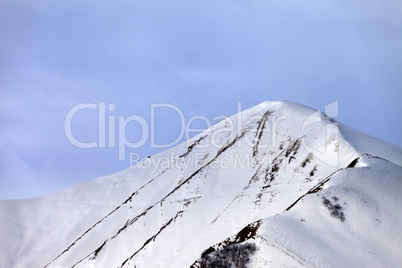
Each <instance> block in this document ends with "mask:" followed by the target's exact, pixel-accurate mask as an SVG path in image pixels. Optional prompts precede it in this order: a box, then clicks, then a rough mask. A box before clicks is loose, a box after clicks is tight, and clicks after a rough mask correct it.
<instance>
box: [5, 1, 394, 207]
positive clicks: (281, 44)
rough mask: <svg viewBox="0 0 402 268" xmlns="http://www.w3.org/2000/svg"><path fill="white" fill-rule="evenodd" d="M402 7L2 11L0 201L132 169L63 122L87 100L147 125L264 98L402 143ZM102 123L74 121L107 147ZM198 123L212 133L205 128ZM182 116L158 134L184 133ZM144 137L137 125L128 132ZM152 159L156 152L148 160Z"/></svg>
mask: <svg viewBox="0 0 402 268" xmlns="http://www.w3.org/2000/svg"><path fill="white" fill-rule="evenodd" d="M401 17H402V4H401V2H400V1H388V0H387V1H352V2H351V1H114V2H111V1H110V2H105V1H103V2H102V3H99V2H95V1H72V2H69V3H60V2H58V1H33V2H29V1H2V2H1V3H0V115H1V117H0V132H1V137H2V139H1V140H0V198H1V199H4V198H22V197H31V196H37V195H41V194H45V193H48V192H50V191H54V190H57V189H61V188H63V187H66V186H68V185H71V184H74V183H77V182H80V181H83V180H86V179H91V178H95V177H98V176H101V175H107V174H109V173H112V172H116V171H119V170H121V169H123V168H126V167H127V166H128V162H127V161H118V154H117V149H115V148H98V149H87V150H84V149H79V148H76V147H74V146H73V145H71V144H70V143H69V142H68V140H67V139H66V137H65V135H64V119H65V116H66V114H67V113H68V111H69V109H70V108H71V107H73V106H75V105H77V104H79V103H83V102H91V103H98V102H99V101H105V102H106V104H110V103H113V104H115V105H116V110H115V111H114V112H113V113H112V112H109V114H108V115H115V116H118V115H124V116H129V115H133V114H137V115H141V116H143V117H144V118H149V117H150V104H152V103H171V104H173V105H176V106H178V107H180V109H182V111H183V112H184V114H185V116H186V117H187V118H190V117H191V116H194V115H204V116H206V117H208V118H209V119H210V120H211V121H212V118H213V117H214V116H217V115H232V114H234V113H236V112H237V101H242V105H243V108H249V107H251V106H254V105H256V104H258V103H260V102H262V101H264V100H266V99H288V100H291V101H295V102H299V103H302V104H305V105H309V106H312V107H314V108H318V109H323V108H324V106H325V105H326V104H329V103H331V102H333V101H336V100H338V101H339V112H340V116H339V117H338V119H339V120H340V121H341V122H343V123H346V124H348V125H350V126H352V127H354V128H356V129H359V130H361V131H364V132H366V133H368V134H371V135H374V136H376V137H379V138H381V139H384V140H387V141H389V142H392V143H394V144H397V145H399V146H401V145H402V140H401V137H402V131H401V124H400V122H401V121H402V118H401V114H402V110H401V108H400V107H401V99H402V96H401V95H402V93H401V92H402V78H401V74H402V50H401V47H402V20H401ZM97 127H98V121H97V114H96V112H95V111H86V112H82V113H80V114H79V116H77V117H76V119H75V121H74V125H73V131H74V133H75V134H76V135H77V137H79V138H80V139H82V140H86V141H93V140H95V139H96V138H97V135H98V133H97ZM200 127H205V126H202V124H200ZM178 128H179V120H178V117H177V115H176V114H175V113H173V112H172V111H165V112H160V113H159V114H158V117H157V128H156V138H157V141H159V142H168V141H172V140H174V139H175V137H176V136H177V135H178ZM127 131H128V132H129V133H130V135H131V136H130V138H131V139H132V140H135V139H136V138H138V135H139V134H138V131H139V130H138V126H136V125H133V126H131V128H129V129H128V130H127ZM132 151H135V152H138V153H140V154H141V155H142V156H144V157H145V156H147V155H149V154H154V153H156V152H158V151H159V150H158V149H152V148H150V146H149V143H147V144H146V145H145V146H143V147H142V148H140V149H138V150H132Z"/></svg>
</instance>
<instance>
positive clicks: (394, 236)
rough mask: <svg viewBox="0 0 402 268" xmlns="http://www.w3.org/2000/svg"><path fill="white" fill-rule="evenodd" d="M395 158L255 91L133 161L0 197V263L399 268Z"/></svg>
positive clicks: (401, 217) (384, 148) (401, 247)
mask: <svg viewBox="0 0 402 268" xmlns="http://www.w3.org/2000/svg"><path fill="white" fill-rule="evenodd" d="M401 165H402V149H401V148H399V147H397V146H394V145H392V144H388V143H386V142H384V141H381V140H378V139H376V138H373V137H370V136H367V135H365V134H363V133H360V132H358V131H356V130H353V129H351V128H349V127H347V126H344V125H342V124H340V123H338V122H336V121H335V120H333V119H331V118H329V117H328V116H326V115H325V114H323V113H320V112H318V111H316V110H314V109H311V108H308V107H305V106H302V105H298V104H294V103H290V102H285V101H280V102H274V101H267V102H264V103H262V104H260V105H258V106H256V107H253V108H251V109H248V110H246V111H243V112H242V113H240V114H237V115H234V116H232V117H229V118H227V119H225V120H222V121H220V122H219V123H217V124H216V125H214V126H212V127H211V128H210V129H208V130H205V131H204V132H202V133H201V134H199V135H197V136H196V137H194V138H192V139H191V140H189V141H188V142H185V143H183V144H181V145H178V146H176V147H174V148H172V149H171V150H168V151H165V152H162V153H160V154H158V155H155V156H151V157H149V158H148V159H146V160H144V161H143V162H142V163H140V164H139V165H137V166H136V167H134V168H129V169H126V170H123V171H121V172H119V173H116V174H113V175H109V176H106V177H101V178H98V179H95V180H91V181H88V182H85V183H82V184H79V185H76V186H73V187H70V188H67V189H65V190H62V191H60V192H57V193H54V194H50V195H47V196H44V197H40V198H35V199H29V200H5V201H0V223H1V224H0V237H1V240H2V243H1V244H0V267H21V268H22V267H49V268H50V267H63V268H64V267H137V268H139V267H145V268H148V267H193V268H195V267H399V266H400V263H401V262H402V230H401V228H400V224H401V223H402V211H401V209H400V207H399V205H400V204H401V203H402V195H401V193H402V175H401V174H402V168H401Z"/></svg>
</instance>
